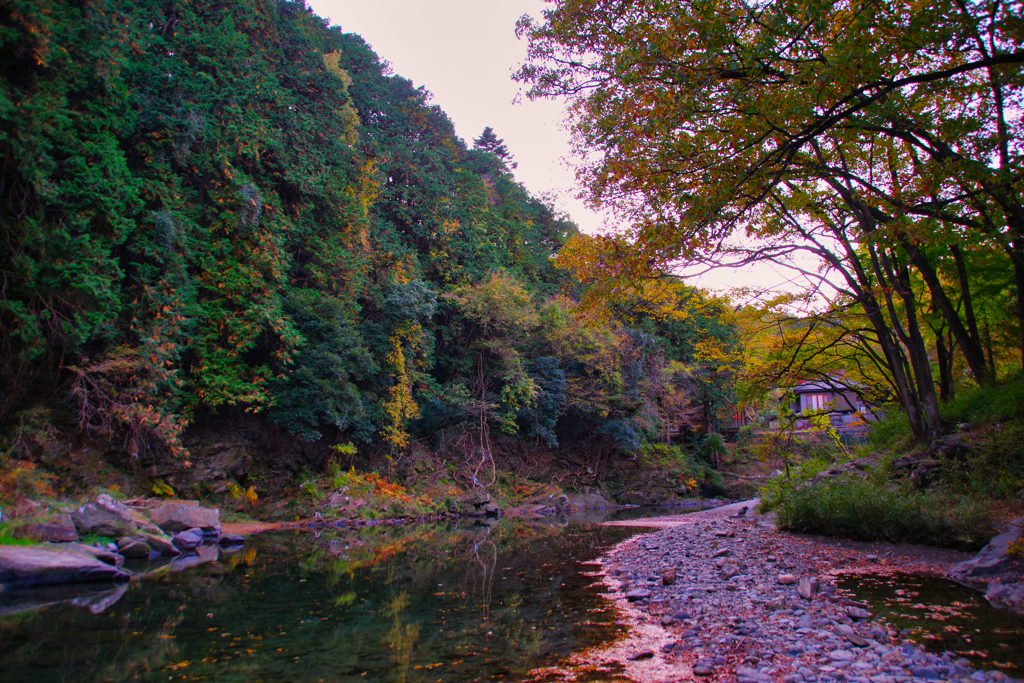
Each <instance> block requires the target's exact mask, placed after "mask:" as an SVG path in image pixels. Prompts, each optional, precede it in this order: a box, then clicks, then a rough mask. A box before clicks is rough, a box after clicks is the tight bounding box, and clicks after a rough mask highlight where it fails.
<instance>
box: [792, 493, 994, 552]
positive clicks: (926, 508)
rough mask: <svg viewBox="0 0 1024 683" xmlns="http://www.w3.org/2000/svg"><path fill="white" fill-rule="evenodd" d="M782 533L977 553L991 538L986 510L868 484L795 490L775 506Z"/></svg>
mask: <svg viewBox="0 0 1024 683" xmlns="http://www.w3.org/2000/svg"><path fill="white" fill-rule="evenodd" d="M776 509H777V511H778V515H779V524H780V526H781V527H782V528H783V529H787V530H790V531H796V532H801V533H816V534H823V535H826V536H840V537H843V538H850V539H853V540H856V541H889V542H893V543H924V544H927V545H934V546H939V547H944V548H956V549H958V550H977V549H979V548H981V547H982V546H983V545H985V543H987V542H988V540H989V539H990V538H991V537H992V536H993V533H994V532H993V530H992V523H991V519H990V518H989V513H988V509H987V507H986V506H985V505H982V504H979V503H975V502H971V501H969V500H967V499H964V498H960V497H954V496H941V495H938V494H934V493H927V492H923V491H918V492H906V491H901V490H898V489H895V488H890V487H887V486H879V485H878V484H875V483H873V482H870V481H859V480H856V481H841V480H839V481H833V482H830V483H827V484H820V485H817V486H813V487H811V486H794V487H791V488H790V490H789V491H788V492H787V493H786V495H784V496H782V498H781V500H780V501H779V502H778V504H777V508H776Z"/></svg>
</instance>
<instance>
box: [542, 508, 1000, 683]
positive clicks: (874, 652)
mask: <svg viewBox="0 0 1024 683" xmlns="http://www.w3.org/2000/svg"><path fill="white" fill-rule="evenodd" d="M753 505H754V502H747V503H742V504H736V505H732V506H726V507H723V508H719V509H717V510H712V511H707V512H703V513H695V514H692V515H686V516H681V517H675V518H671V517H670V518H660V519H656V520H635V521H631V522H625V523H620V522H615V523H614V524H631V525H638V526H644V525H652V526H659V527H662V528H661V530H659V531H656V532H654V533H651V534H645V535H642V536H637V537H634V538H632V539H630V540H628V541H626V542H624V543H622V544H620V545H619V546H617V547H616V548H615V549H614V550H612V551H611V552H610V553H609V554H607V555H606V556H605V557H604V558H603V560H602V562H601V564H602V569H601V571H600V572H598V573H596V574H595V576H597V577H599V578H600V580H601V581H602V582H603V583H604V584H605V585H606V586H608V589H609V591H610V594H609V598H610V599H612V600H614V601H615V602H616V603H617V607H618V608H619V609H620V611H621V613H622V614H623V619H624V621H625V623H627V624H628V625H629V626H630V635H629V636H628V637H626V638H625V639H624V640H622V641H620V642H618V643H616V644H614V645H612V646H611V647H610V648H605V649H603V650H600V651H591V652H587V653H583V654H581V655H578V656H577V657H575V658H574V659H573V660H572V661H571V662H570V663H569V665H568V666H566V667H563V668H557V669H545V670H541V671H537V672H535V674H536V677H535V678H534V679H533V680H535V681H561V680H566V681H568V680H597V679H594V678H593V676H594V675H597V676H599V677H600V676H605V677H606V678H600V680H608V679H614V680H630V681H636V682H637V683H655V682H657V683H667V682H670V681H682V680H691V679H693V678H697V679H703V680H707V681H716V682H720V683H769V682H771V681H775V682H784V683H811V682H812V681H838V682H839V683H846V682H849V683H917V682H919V681H920V682H924V681H934V680H944V681H952V680H955V681H962V682H963V683H984V682H987V681H991V682H993V683H995V682H1005V681H1008V680H1012V679H1009V677H1007V676H1006V675H1005V674H1003V673H1002V672H999V671H988V672H984V671H975V670H974V669H973V668H972V667H971V666H970V664H969V663H968V662H967V660H965V659H957V658H956V657H955V656H950V655H949V654H944V655H936V654H931V653H927V652H925V651H924V650H923V649H922V648H921V647H920V646H917V645H915V644H913V643H911V642H908V641H904V640H903V639H902V638H901V637H900V634H898V633H896V631H895V630H894V629H892V628H891V627H889V626H888V625H886V624H884V623H880V622H878V621H876V620H874V619H873V615H872V614H871V612H870V611H869V609H868V607H869V606H868V605H867V604H864V603H859V602H857V601H855V600H852V599H851V598H849V597H845V596H843V595H842V593H841V591H839V590H838V588H837V586H836V583H835V579H834V577H835V575H836V574H837V573H844V574H849V573H856V572H864V573H868V572H870V573H875V574H877V573H886V572H890V573H896V572H901V573H930V574H940V575H941V574H944V573H945V572H946V571H948V570H949V569H950V568H951V567H953V566H954V563H955V562H956V561H958V560H963V559H965V558H964V557H962V556H957V554H956V553H951V554H943V553H941V552H940V553H938V554H937V555H936V556H930V557H927V556H926V557H920V556H918V555H911V556H909V557H901V556H900V554H899V553H890V554H889V556H880V555H877V554H875V553H868V552H864V551H863V550H862V549H853V548H845V547H840V546H836V545H826V544H824V543H820V542H818V541H816V540H813V539H809V538H802V537H797V536H793V535H791V534H785V533H780V532H778V531H777V530H776V529H775V527H774V526H773V525H772V524H771V523H770V521H768V520H765V519H763V518H760V517H757V516H755V515H754V514H753V511H752V508H753ZM741 512H742V513H743V514H742V516H737V515H738V514H740V513H741Z"/></svg>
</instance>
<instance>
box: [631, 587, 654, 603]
mask: <svg viewBox="0 0 1024 683" xmlns="http://www.w3.org/2000/svg"><path fill="white" fill-rule="evenodd" d="M649 597H651V591H649V590H647V589H645V588H634V589H633V590H631V591H629V592H628V593H626V599H627V600H629V601H630V602H635V601H637V600H643V599H644V598H649Z"/></svg>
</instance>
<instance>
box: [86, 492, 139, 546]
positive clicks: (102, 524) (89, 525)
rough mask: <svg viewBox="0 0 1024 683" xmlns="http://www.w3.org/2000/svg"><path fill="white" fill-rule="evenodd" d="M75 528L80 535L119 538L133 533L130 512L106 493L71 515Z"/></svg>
mask: <svg viewBox="0 0 1024 683" xmlns="http://www.w3.org/2000/svg"><path fill="white" fill-rule="evenodd" d="M71 519H72V520H73V521H74V523H75V528H76V529H77V530H78V533H80V534H82V535H86V534H96V535H97V536H109V537H110V538H120V537H122V536H130V535H132V534H133V533H135V528H136V527H135V522H134V521H133V520H132V511H131V510H129V509H128V508H127V507H125V506H124V505H121V503H118V502H117V501H116V500H114V499H113V498H111V497H110V496H109V495H107V494H106V493H104V494H101V495H100V496H99V497H98V498H97V499H96V500H95V501H93V502H91V503H86V504H85V505H82V506H81V507H79V508H78V509H77V510H75V511H74V512H72V513H71Z"/></svg>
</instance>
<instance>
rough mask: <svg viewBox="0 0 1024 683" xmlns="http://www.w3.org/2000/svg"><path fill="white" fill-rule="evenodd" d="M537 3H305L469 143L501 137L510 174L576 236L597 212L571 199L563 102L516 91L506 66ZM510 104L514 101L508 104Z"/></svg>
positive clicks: (514, 62)
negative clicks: (422, 91) (551, 198)
mask: <svg viewBox="0 0 1024 683" xmlns="http://www.w3.org/2000/svg"><path fill="white" fill-rule="evenodd" d="M544 4H545V3H544V2H543V0H503V1H501V2H489V1H487V0H435V1H433V2H432V1H430V0H369V1H366V0H363V1H360V2H354V1H353V0H311V2H310V3H309V5H310V6H311V7H312V8H313V11H314V12H315V13H316V14H318V15H319V16H321V17H326V18H329V19H330V20H331V23H332V24H334V25H338V26H341V28H342V30H344V31H345V32H346V33H358V34H359V35H361V36H362V37H363V39H364V40H366V42H367V43H369V45H370V47H372V48H373V50H374V52H376V53H377V55H378V56H379V57H380V58H381V59H383V60H385V61H387V62H389V63H390V64H391V66H392V69H393V71H394V73H395V74H396V75H399V76H403V77H404V78H408V79H409V80H411V81H412V82H413V85H416V86H421V85H422V86H424V87H425V88H426V89H427V90H428V91H430V92H431V93H433V96H434V97H433V100H432V103H433V104H437V105H439V106H440V107H441V109H443V110H444V111H445V112H446V113H447V114H448V116H449V117H450V118H451V120H452V122H453V123H454V124H455V132H456V133H457V134H458V135H459V137H461V138H462V139H463V140H465V141H466V144H467V145H468V146H470V147H472V146H473V138H476V137H479V136H480V134H481V133H482V132H483V130H484V128H485V127H486V126H490V127H491V128H493V129H494V132H495V134H496V135H497V136H498V137H499V138H502V139H504V140H505V145H506V146H507V147H508V149H509V152H511V153H512V154H513V156H514V157H515V161H517V162H518V163H519V168H517V169H516V170H515V176H516V179H517V180H518V181H519V182H521V183H523V184H524V185H526V187H527V188H529V190H530V191H531V192H532V193H533V194H535V195H541V194H544V193H549V192H554V193H556V194H557V195H558V201H557V202H556V206H557V207H558V208H559V209H560V210H562V211H565V212H566V213H568V214H569V215H570V216H571V217H572V219H573V220H574V221H575V222H576V223H577V224H578V225H579V226H580V228H581V229H583V230H584V231H586V232H595V231H597V230H599V229H600V228H601V226H602V218H601V216H599V215H598V214H596V213H594V212H593V211H590V210H589V209H587V208H586V207H585V205H584V203H583V202H582V201H579V200H577V199H576V198H575V195H576V194H577V191H576V187H575V175H574V172H573V171H572V169H571V168H570V167H569V166H568V161H569V157H570V148H569V134H568V132H567V131H565V130H564V129H563V126H562V119H563V116H562V111H563V103H561V102H553V101H550V100H543V101H536V102H530V101H529V100H528V99H526V97H525V96H522V97H517V96H518V95H519V93H520V90H521V88H520V85H519V84H518V83H516V82H514V81H513V80H512V78H511V76H512V72H513V71H515V69H516V67H517V66H518V65H519V64H520V63H521V62H522V61H523V59H524V58H525V57H526V41H525V40H524V41H519V40H517V39H516V35H515V26H516V20H517V19H519V17H520V16H522V15H523V14H529V15H531V16H533V17H539V16H540V14H541V12H542V11H543V8H544ZM513 101H516V103H515V104H513Z"/></svg>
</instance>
